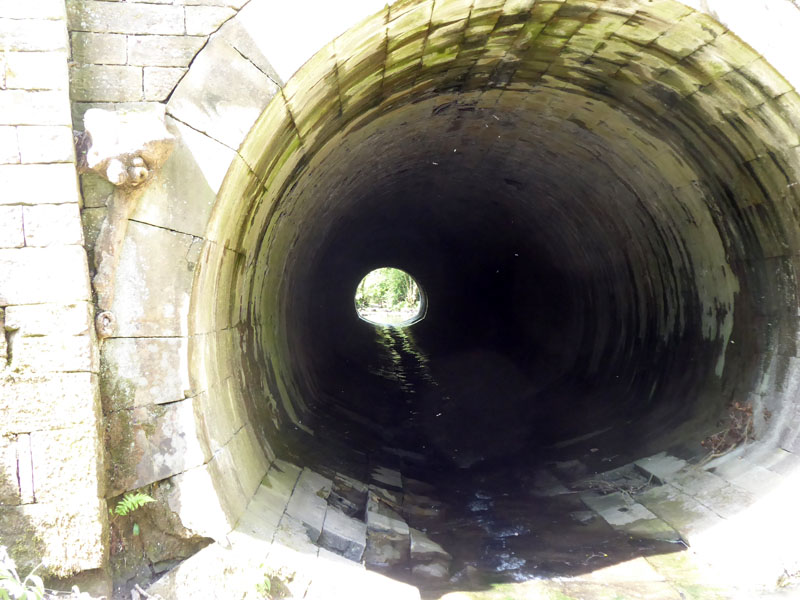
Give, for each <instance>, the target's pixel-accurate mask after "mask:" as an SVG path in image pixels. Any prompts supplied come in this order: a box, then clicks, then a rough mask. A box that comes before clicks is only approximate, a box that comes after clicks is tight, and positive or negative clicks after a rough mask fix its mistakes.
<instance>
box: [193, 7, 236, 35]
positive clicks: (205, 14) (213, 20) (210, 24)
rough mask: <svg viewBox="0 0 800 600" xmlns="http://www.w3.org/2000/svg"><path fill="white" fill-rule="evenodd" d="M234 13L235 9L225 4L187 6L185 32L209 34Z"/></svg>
mask: <svg viewBox="0 0 800 600" xmlns="http://www.w3.org/2000/svg"><path fill="white" fill-rule="evenodd" d="M235 14H236V11H235V10H233V9H232V8H228V7H226V6H187V7H186V33H187V34H188V35H210V34H212V33H214V32H215V31H216V30H217V29H219V28H220V26H221V25H222V24H223V23H224V22H225V21H227V20H228V19H230V18H231V17H232V16H233V15H235Z"/></svg>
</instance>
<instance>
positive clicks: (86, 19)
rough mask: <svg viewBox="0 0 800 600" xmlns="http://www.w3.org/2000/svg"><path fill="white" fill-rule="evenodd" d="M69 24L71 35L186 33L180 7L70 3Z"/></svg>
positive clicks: (86, 0)
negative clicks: (74, 33)
mask: <svg viewBox="0 0 800 600" xmlns="http://www.w3.org/2000/svg"><path fill="white" fill-rule="evenodd" d="M67 24H68V27H69V30H70V31H92V32H95V33H130V34H140V35H159V34H165V35H170V34H173V35H174V34H178V35H181V34H183V33H184V22H183V9H182V8H181V7H180V6H160V5H158V4H138V3H137V4H134V3H127V2H102V1H96V0H69V1H68V2H67Z"/></svg>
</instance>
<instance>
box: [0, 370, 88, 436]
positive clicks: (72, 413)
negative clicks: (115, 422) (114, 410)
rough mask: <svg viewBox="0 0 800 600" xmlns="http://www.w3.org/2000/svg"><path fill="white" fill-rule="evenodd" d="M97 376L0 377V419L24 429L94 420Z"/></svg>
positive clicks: (10, 426)
mask: <svg viewBox="0 0 800 600" xmlns="http://www.w3.org/2000/svg"><path fill="white" fill-rule="evenodd" d="M98 400H99V399H98V398H97V375H95V374H93V373H48V374H46V375H39V376H33V375H30V374H27V375H25V376H20V375H11V374H9V375H5V376H3V377H2V378H0V422H2V423H3V427H4V429H5V430H6V431H12V432H20V431H22V432H24V431H36V430H47V429H57V428H60V427H71V426H74V425H78V424H82V423H83V424H90V423H94V422H95V420H96V418H97V417H98V415H97V414H96V412H95V410H96V405H95V401H98Z"/></svg>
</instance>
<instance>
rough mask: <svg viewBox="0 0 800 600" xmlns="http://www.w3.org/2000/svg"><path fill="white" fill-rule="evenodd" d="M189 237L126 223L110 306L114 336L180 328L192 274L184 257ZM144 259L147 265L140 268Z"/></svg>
mask: <svg viewBox="0 0 800 600" xmlns="http://www.w3.org/2000/svg"><path fill="white" fill-rule="evenodd" d="M194 239H195V238H193V237H192V236H188V235H183V234H180V233H176V232H174V231H170V230H168V229H162V228H160V227H151V226H149V225H145V224H142V223H138V222H131V223H130V224H129V225H128V233H127V236H126V237H125V241H124V242H123V245H122V249H121V252H120V257H119V265H118V266H117V271H116V278H115V282H114V285H115V290H116V291H115V294H114V302H113V304H112V305H111V306H110V307H109V308H110V310H111V312H113V313H114V315H115V316H116V318H117V335H119V336H122V337H137V336H147V337H152V336H179V335H182V334H184V333H185V331H186V316H187V314H188V312H189V300H190V294H191V287H192V278H193V274H194V268H193V267H194V263H193V262H189V261H190V259H191V256H190V253H191V250H192V245H193V242H194ZM153 257H158V259H157V260H152V258H153ZM145 263H149V264H150V267H149V268H148V269H146V270H143V269H142V268H141V265H142V264H145Z"/></svg>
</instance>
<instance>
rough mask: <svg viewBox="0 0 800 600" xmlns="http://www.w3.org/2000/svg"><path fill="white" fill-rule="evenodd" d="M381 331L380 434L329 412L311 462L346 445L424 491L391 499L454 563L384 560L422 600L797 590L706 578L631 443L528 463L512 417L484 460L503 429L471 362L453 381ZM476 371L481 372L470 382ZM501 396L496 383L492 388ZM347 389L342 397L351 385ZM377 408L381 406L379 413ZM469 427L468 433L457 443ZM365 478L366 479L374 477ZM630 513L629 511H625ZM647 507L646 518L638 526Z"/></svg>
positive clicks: (654, 599) (401, 339)
mask: <svg viewBox="0 0 800 600" xmlns="http://www.w3.org/2000/svg"><path fill="white" fill-rule="evenodd" d="M376 336H377V341H378V345H379V347H380V348H381V352H379V353H377V354H376V356H375V357H374V360H373V362H372V364H370V366H369V371H370V374H371V376H373V377H375V378H376V380H377V381H379V382H380V385H382V386H383V388H382V389H383V390H384V395H383V399H384V406H383V409H384V412H383V415H382V418H381V419H380V420H381V423H379V426H378V427H375V428H374V430H376V431H379V433H378V434H376V436H375V439H366V438H365V439H355V438H353V437H352V435H351V433H350V430H349V429H345V431H344V432H342V431H341V430H333V429H327V428H326V425H325V423H324V422H323V421H321V422H320V423H319V424H318V427H317V430H316V432H317V436H316V439H317V442H318V443H319V444H320V446H319V448H320V450H319V452H320V454H319V455H318V456H317V457H316V458H317V460H313V458H312V459H311V464H312V467H313V466H315V465H316V466H318V467H322V466H323V465H327V466H328V467H331V466H332V465H331V462H330V461H331V455H330V448H331V447H336V448H342V449H343V450H342V454H341V455H340V456H337V460H338V461H340V464H339V466H340V467H341V466H342V465H345V464H347V463H348V461H350V463H351V464H357V463H361V464H362V465H363V468H364V471H363V473H365V474H368V473H369V472H370V471H371V470H374V469H375V468H376V467H379V468H382V467H388V468H390V469H395V470H396V471H397V472H398V474H399V473H402V476H403V480H404V481H409V482H416V484H418V485H419V486H421V487H422V488H423V489H422V490H420V489H409V488H406V487H404V488H403V489H402V490H401V492H402V493H405V494H406V498H412V499H413V498H416V500H413V501H412V504H413V503H414V502H416V504H415V505H413V506H412V509H413V510H411V509H410V510H409V511H408V512H405V511H401V510H400V509H399V508H398V507H397V506H395V507H394V508H397V510H398V511H400V513H401V514H402V518H404V519H405V520H406V521H407V523H408V526H409V527H411V528H414V529H417V530H419V531H422V532H424V533H425V534H427V536H428V537H429V538H430V539H431V540H433V541H434V542H435V543H436V544H439V545H440V546H441V547H442V548H443V549H444V550H445V551H446V553H448V554H449V555H450V556H451V560H450V562H449V564H448V566H447V569H446V570H445V572H444V573H438V574H436V575H435V576H430V574H428V576H426V577H420V576H419V572H418V571H417V572H413V569H412V565H410V564H397V565H393V566H391V567H389V568H388V569H387V568H378V569H377V570H379V571H381V572H383V573H385V574H388V575H390V576H391V577H393V578H395V579H398V580H400V581H405V582H407V583H411V584H412V585H415V586H417V587H418V588H419V589H420V593H421V596H422V598H423V599H425V600H429V599H431V600H432V599H439V598H442V599H445V600H467V599H474V600H480V599H485V600H495V599H497V600H516V599H523V598H524V599H529V598H530V599H538V598H541V599H557V600H569V599H575V600H578V599H582V600H639V599H641V600H750V599H755V598H776V599H777V598H800V590H799V589H798V588H797V587H795V586H790V587H789V588H787V589H785V590H782V589H771V590H767V589H758V590H756V589H748V590H741V589H739V590H731V589H730V588H726V586H725V583H724V582H719V581H714V582H709V581H707V580H706V579H704V575H703V573H704V569H705V564H704V563H703V560H701V559H700V558H698V557H697V556H696V555H695V554H694V553H693V552H692V551H691V549H690V548H688V545H687V543H686V541H685V540H684V539H683V537H682V536H681V534H680V533H678V532H677V531H674V530H673V529H672V528H671V526H669V525H667V524H666V523H665V522H664V521H662V520H661V519H659V518H657V517H656V516H655V515H654V514H653V513H650V512H649V511H648V510H647V509H645V508H644V507H643V506H642V505H640V504H639V503H638V502H637V500H638V496H637V494H642V493H645V492H647V491H648V490H651V489H652V488H653V487H654V486H655V485H656V483H660V482H656V483H654V482H653V475H652V474H650V475H649V477H648V474H647V471H646V470H641V469H639V470H637V469H635V468H634V466H633V464H632V462H631V461H632V460H633V458H632V457H626V456H625V455H624V449H620V448H616V449H613V450H612V449H606V450H604V451H602V452H598V449H597V448H596V447H593V446H595V445H601V446H602V443H601V442H600V441H599V440H600V438H594V439H591V438H590V439H587V440H585V441H578V443H576V444H572V445H571V450H570V452H566V453H565V452H564V451H563V450H562V449H558V450H553V449H552V446H551V447H550V448H551V449H550V450H549V451H545V452H540V453H539V454H536V455H535V456H536V458H535V460H536V462H531V461H530V460H525V459H524V458H522V457H530V456H531V454H530V452H528V453H526V452H525V451H524V450H529V448H528V449H525V448H520V447H515V446H514V444H515V441H514V439H513V437H514V433H513V424H512V425H510V426H509V434H508V438H509V441H508V444H509V446H508V447H504V446H503V445H502V443H501V444H499V445H498V446H496V449H497V448H499V449H500V450H501V451H506V450H508V449H509V448H510V450H511V451H510V452H509V454H507V455H502V456H482V455H480V448H481V447H482V444H483V440H482V439H480V435H479V434H478V433H476V432H478V431H482V430H488V435H491V436H494V437H497V436H498V435H499V434H500V435H502V428H499V429H496V430H493V429H492V427H493V426H494V424H493V423H492V422H491V416H487V417H486V422H481V420H480V413H479V412H476V413H475V415H476V416H470V410H471V407H472V406H475V397H477V396H481V395H483V394H485V390H482V389H481V388H480V384H479V383H475V384H471V383H470V382H469V381H468V382H467V383H466V384H464V383H463V378H464V377H463V376H464V375H465V373H464V371H463V370H462V371H461V372H460V373H458V377H455V376H452V374H451V375H450V376H448V373H447V368H446V367H447V364H446V362H441V361H431V359H430V358H429V357H428V356H427V355H426V354H425V352H423V351H422V350H421V349H420V348H419V347H417V345H416V343H415V341H414V338H413V336H412V335H411V333H410V332H409V330H407V329H403V328H392V327H377V328H376ZM487 360H488V362H489V363H490V364H491V367H492V368H495V369H500V370H503V369H508V367H507V365H506V364H505V363H504V362H503V361H502V360H500V359H496V358H494V357H489V358H488V359H487V357H486V355H480V356H479V357H478V358H477V359H476V362H475V364H476V365H477V364H478V363H479V362H480V363H486V362H487ZM462 362H463V361H462ZM465 364H469V357H467V359H466V362H465ZM442 365H444V368H442ZM476 370H477V366H476ZM515 377H516V374H515V373H514V372H513V370H511V369H509V370H508V371H507V376H506V377H505V378H504V379H505V380H506V381H508V382H509V383H508V385H509V390H508V391H513V390H512V388H513V386H514V385H515ZM466 378H467V379H469V375H468V374H466ZM479 378H480V373H476V375H475V381H476V382H477V380H478V379H479ZM380 385H379V386H378V387H377V388H373V389H381V388H380ZM354 391H355V390H354ZM504 391H506V390H502V389H500V390H495V393H494V394H493V397H497V394H499V395H502V394H503V392H504ZM342 393H343V395H346V393H345V390H344V389H343V390H342ZM376 397H377V398H380V397H381V395H380V394H378V395H377V396H376ZM485 397H486V396H485V395H484V396H483V398H481V401H484V398H485ZM342 400H343V404H346V398H342ZM374 414H375V415H379V416H380V415H381V413H380V411H379V410H376V411H375V412H374ZM464 415H467V416H466V417H465V416H464ZM459 419H461V420H462V421H464V423H461V422H459ZM337 427H338V425H337ZM470 427H471V428H472V429H470ZM498 427H499V426H498ZM353 429H356V428H353ZM464 429H465V430H466V431H467V434H466V436H465V437H461V438H460V437H459V432H461V431H462V430H464ZM600 433H602V432H600ZM309 447H310V446H309ZM347 448H350V449H352V448H367V449H368V450H367V451H366V452H364V453H360V452H351V456H350V457H349V458H348V454H347V452H348V451H347V450H346V449H347ZM326 449H327V451H326ZM575 456H581V457H582V460H583V462H581V460H576V459H575V458H574V457H575ZM666 458H667V459H669V460H673V462H676V461H678V459H674V458H672V457H666ZM308 460H309V459H308V457H306V462H308ZM679 462H685V461H679ZM359 475H360V474H359V473H358V472H353V476H354V477H356V478H358V477H359ZM363 477H365V479H364V481H368V475H363ZM587 494H588V496H587ZM587 498H588V500H587ZM425 499H427V500H425ZM609 499H614V500H615V501H616V502H617V506H616V507H615V508H614V510H616V511H618V512H617V513H616V517H617V518H618V522H614V519H613V518H612V519H611V520H610V521H609V519H608V518H606V517H607V516H608V515H607V514H606V513H603V511H602V510H601V509H600V508H598V506H602V505H604V504H608V502H609ZM612 504H613V503H612ZM404 505H405V502H404ZM420 507H422V510H417V509H419V508H420ZM628 510H630V511H632V512H631V517H630V518H629V519H626V518H625V514H624V513H625V511H628ZM634 513H635V514H634ZM640 513H647V515H649V516H646V517H645V518H644V520H643V521H640V520H639V517H638V516H636V515H639V514H640ZM392 514H394V515H395V516H398V518H400V517H399V515H397V514H395V513H392ZM620 515H622V518H621V520H619V518H620ZM642 522H646V523H645V524H646V525H648V527H644V528H643V527H642V526H641V523H642ZM631 524H633V527H631ZM640 534H641V535H640ZM412 556H413V551H412ZM367 567H368V568H370V565H369V564H367ZM792 594H795V595H792Z"/></svg>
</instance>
